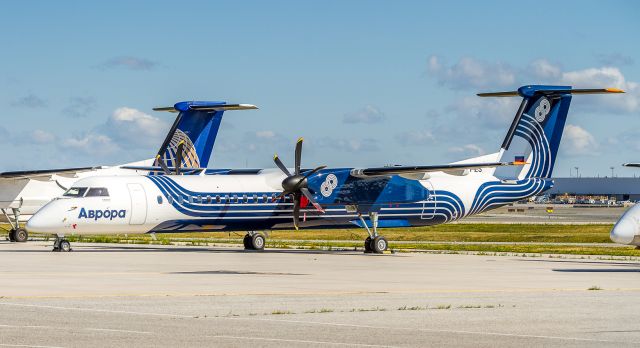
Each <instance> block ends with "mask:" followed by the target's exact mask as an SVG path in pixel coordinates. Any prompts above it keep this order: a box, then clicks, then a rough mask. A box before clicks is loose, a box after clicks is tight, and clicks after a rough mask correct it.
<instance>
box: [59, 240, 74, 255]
mask: <svg viewBox="0 0 640 348" xmlns="http://www.w3.org/2000/svg"><path fill="white" fill-rule="evenodd" d="M59 248H60V251H64V252H69V251H71V243H69V241H68V240H66V239H63V240H61V241H60V246H59Z"/></svg>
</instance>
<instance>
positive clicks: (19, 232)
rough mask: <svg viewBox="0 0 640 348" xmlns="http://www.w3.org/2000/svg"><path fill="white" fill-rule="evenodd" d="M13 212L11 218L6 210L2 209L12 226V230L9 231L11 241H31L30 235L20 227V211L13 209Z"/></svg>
mask: <svg viewBox="0 0 640 348" xmlns="http://www.w3.org/2000/svg"><path fill="white" fill-rule="evenodd" d="M11 210H12V211H13V218H10V217H9V214H7V210H6V209H4V208H3V209H2V214H4V217H5V218H6V219H7V221H8V222H9V224H10V225H11V230H10V231H9V241H11V242H18V243H24V242H26V241H27V239H29V233H28V232H27V230H25V229H24V228H22V227H20V209H18V208H11Z"/></svg>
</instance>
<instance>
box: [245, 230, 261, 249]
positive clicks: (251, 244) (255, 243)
mask: <svg viewBox="0 0 640 348" xmlns="http://www.w3.org/2000/svg"><path fill="white" fill-rule="evenodd" d="M242 244H244V250H264V244H265V238H264V236H263V235H262V234H261V233H257V232H253V231H251V232H248V233H247V234H246V235H245V236H244V238H243V239H242Z"/></svg>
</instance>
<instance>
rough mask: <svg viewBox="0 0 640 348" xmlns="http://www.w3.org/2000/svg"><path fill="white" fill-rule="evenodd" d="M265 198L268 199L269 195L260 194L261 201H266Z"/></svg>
mask: <svg viewBox="0 0 640 348" xmlns="http://www.w3.org/2000/svg"><path fill="white" fill-rule="evenodd" d="M267 199H269V197H268V196H267V195H262V201H263V202H265V203H267Z"/></svg>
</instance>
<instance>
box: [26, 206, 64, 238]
mask: <svg viewBox="0 0 640 348" xmlns="http://www.w3.org/2000/svg"><path fill="white" fill-rule="evenodd" d="M49 210H50V209H47V207H46V206H45V207H43V208H42V209H40V210H39V211H38V212H36V213H35V214H34V215H33V216H32V217H31V219H29V221H27V224H26V225H25V228H26V229H27V231H29V232H40V233H56V232H59V228H60V227H61V224H59V221H58V220H59V219H56V218H55V216H52V214H50V213H49ZM56 230H58V231H56Z"/></svg>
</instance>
